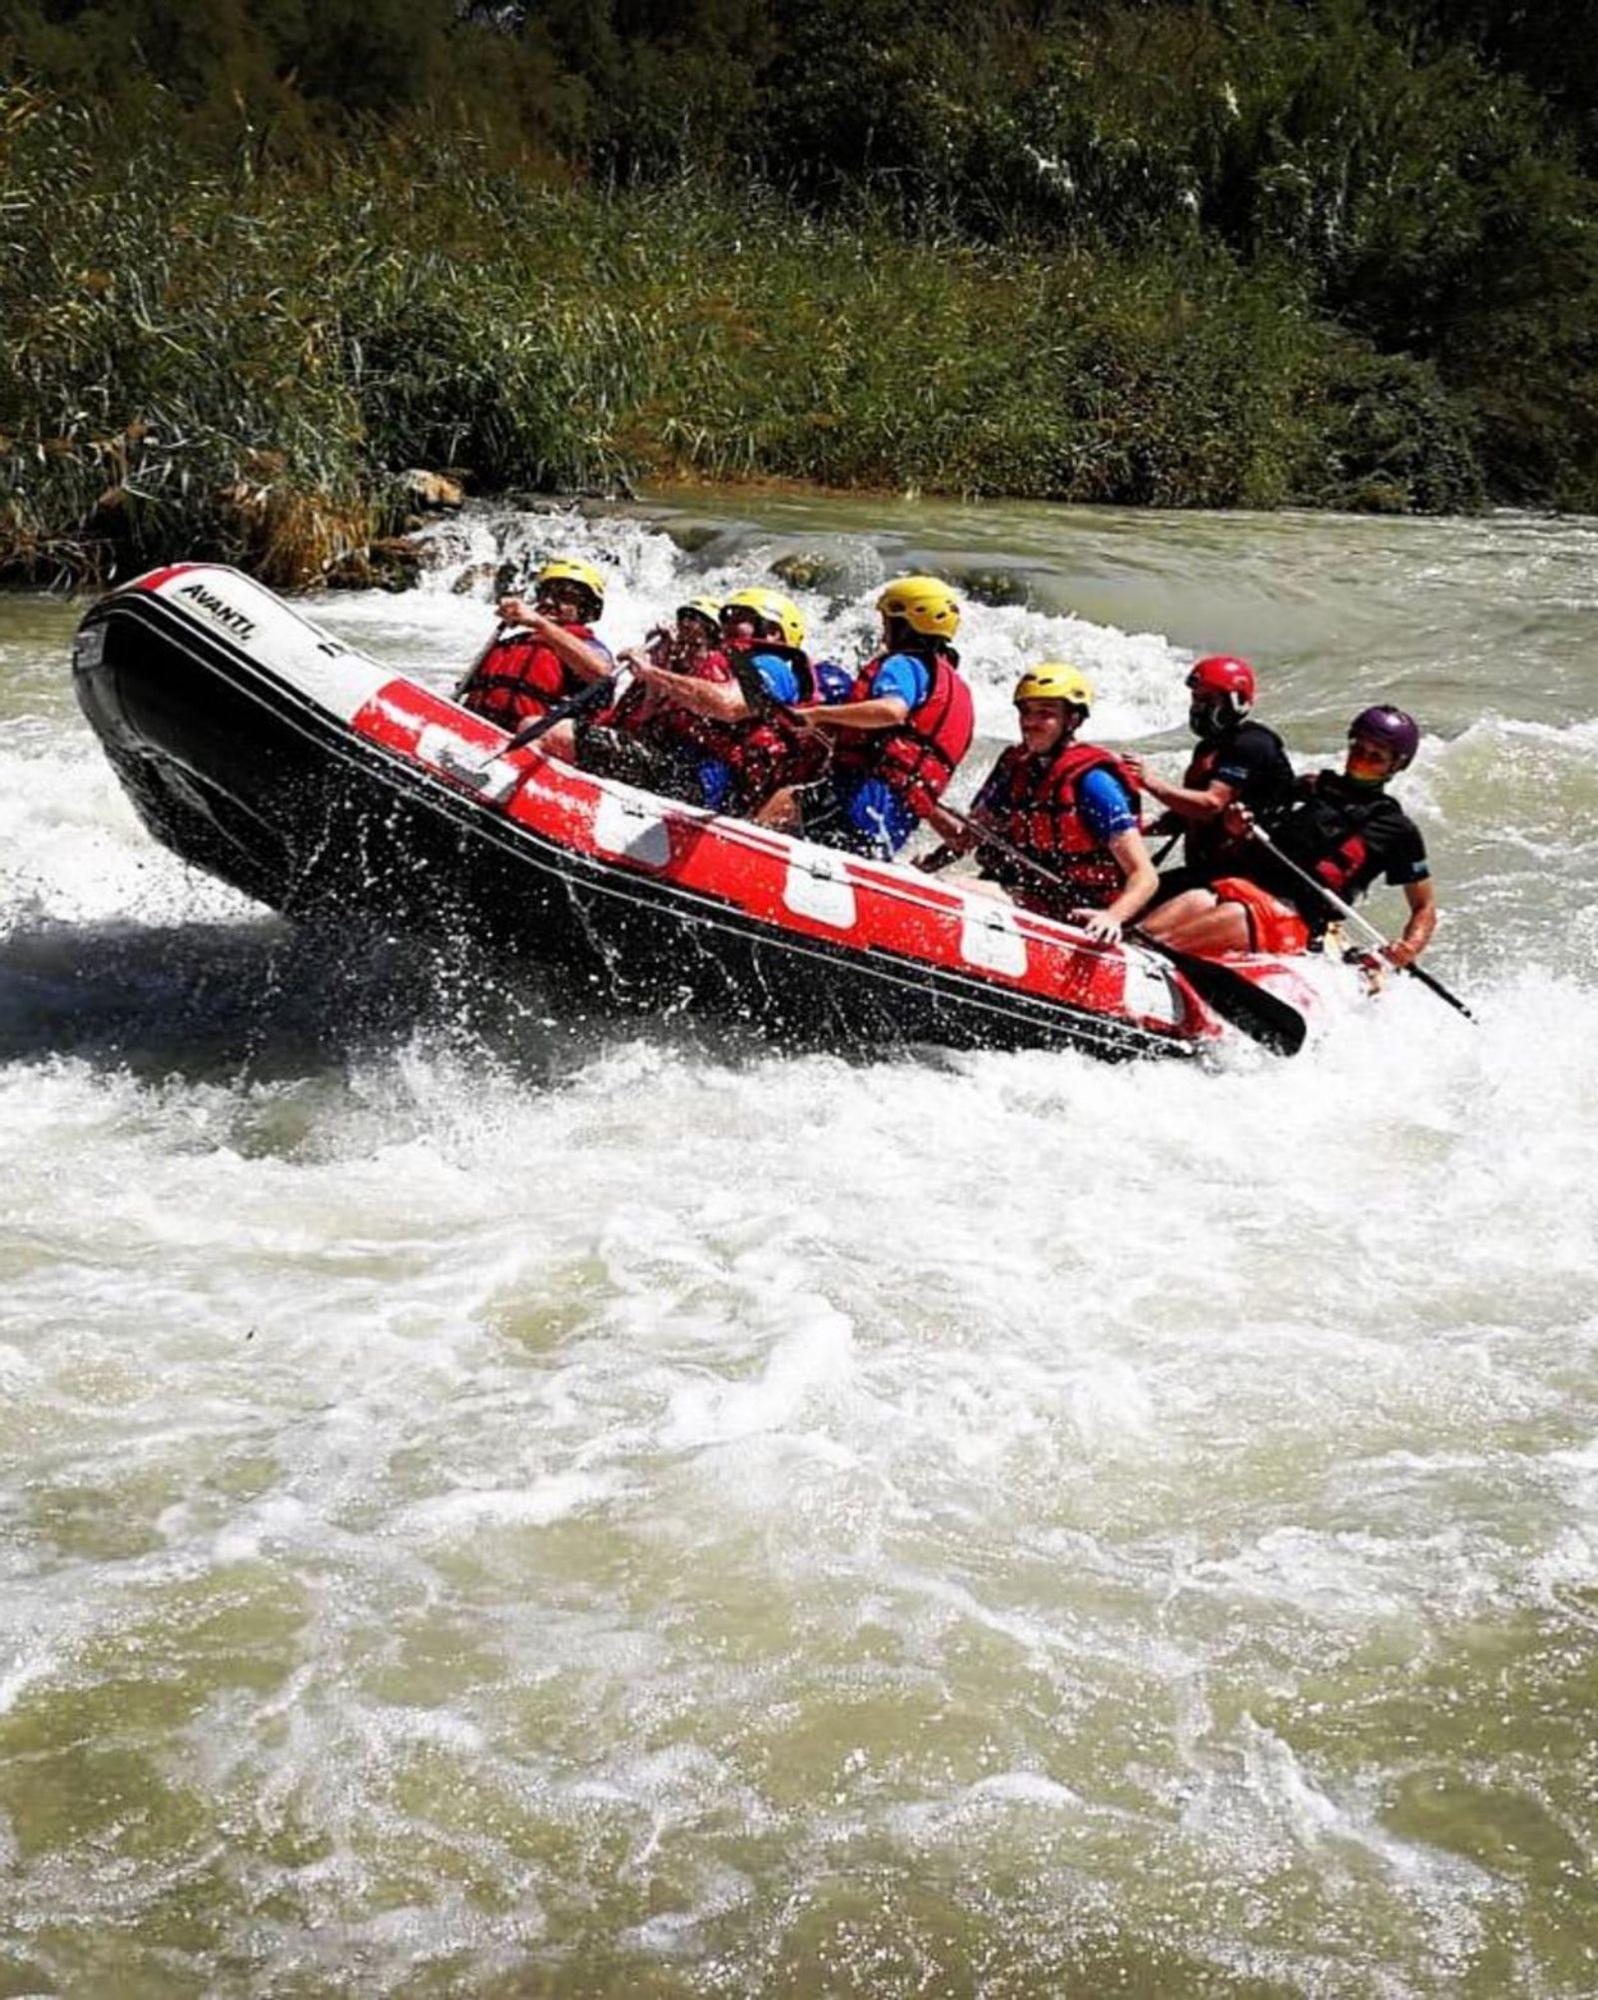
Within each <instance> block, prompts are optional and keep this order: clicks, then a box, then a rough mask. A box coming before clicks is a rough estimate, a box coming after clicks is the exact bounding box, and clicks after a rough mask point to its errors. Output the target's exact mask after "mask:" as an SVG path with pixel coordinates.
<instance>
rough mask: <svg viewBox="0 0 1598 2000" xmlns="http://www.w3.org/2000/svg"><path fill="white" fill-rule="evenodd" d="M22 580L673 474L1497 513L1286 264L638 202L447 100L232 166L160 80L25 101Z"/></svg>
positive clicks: (12, 384) (1436, 397)
mask: <svg viewBox="0 0 1598 2000" xmlns="http://www.w3.org/2000/svg"><path fill="white" fill-rule="evenodd" d="M0 129H3V130H4V132H5V134H6V136H5V140H4V153H3V156H0V325H3V326H4V329H5V333H4V345H3V347H0V567H3V568H4V569H5V570H6V571H7V572H9V573H11V574H13V575H18V574H20V575H30V576H39V575H51V574H54V573H57V572H60V571H68V572H72V571H84V570H95V569H99V570H105V569H107V568H111V567H122V568H125V567H126V566H128V565H131V564H134V563H139V562H144V561H147V560H151V559H154V558H156V557H158V556H160V555H162V554H165V553H169V552H172V551H174V550H182V551H185V552H188V553H207V554H215V555H219V556H222V557H224V558H229V559H234V560H242V561H247V562H249V563H251V564H253V565H254V566H256V567H257V568H259V569H261V570H262V571H263V572H264V573H266V574H268V575H270V576H272V577H274V578H275V579H277V580H279V581H283V582H291V583H292V582H297V581H302V580H305V579H307V578H309V577H310V576H313V575H315V574H316V573H318V572H319V571H320V570H321V569H322V568H323V567H325V565H326V564H327V563H329V562H330V561H332V560H334V559H336V558H337V557H339V556H340V555H341V554H342V553H344V552H345V551H347V550H349V549H351V548H354V547H358V546H360V545H363V544H364V543H365V542H366V541H368V540H369V539H371V537H372V536H373V535H374V534H376V533H377V532H379V531H380V530H382V529H384V528H387V527H391V526H393V525H394V524H395V522H396V520H397V519H398V518H399V516H400V514H401V512H402V510H403V505H404V502H403V498H402V494H401V489H400V487H399V483H398V480H397V475H398V474H399V473H400V472H402V471H403V470H404V469H405V468H406V467H408V466H412V465H417V464H422V465H432V466H448V467H453V468H457V469H459V470H460V471H462V472H463V473H464V474H465V475H466V476H467V478H468V479H469V481H471V482H473V483H474V484H475V486H476V487H477V489H478V490H480V491H491V490H496V489H500V490H502V489H505V488H507V487H522V488H527V487H532V488H542V489H546V490H548V489H568V490H569V489H572V488H590V489H592V488H604V489H609V490H614V489H615V488H616V487H617V486H619V485H622V484H625V483H626V482H628V481H629V480H634V479H638V478H642V477H645V476H649V475H656V476H665V475H672V476H682V475H684V474H686V475H691V476H701V477H707V478H713V479H729V478H731V479H737V478H747V477H752V476H761V477H773V476H775V477H785V478H793V479H800V480H810V481H817V482H820V483H823V484H827V485H834V486H868V487H880V488H889V489H898V490H904V489H921V490H926V491H945V492H960V493H971V494H982V493H988V494H999V493H1006V494H1014V495H1018V496H1027V497H1036V498H1048V499H1067V500H1070V499H1075V500H1095V501H1134V502H1142V501H1146V502H1150V503H1154V504H1160V505H1169V506H1269V505H1273V504H1277V503H1279V502H1281V501H1283V500H1288V499H1312V500H1322V501H1324V500H1328V499H1330V500H1335V501H1337V502H1339V503H1343V504H1364V505H1380V506H1391V505H1396V504H1403V505H1409V506H1427V507H1458V506H1465V505H1469V504H1472V503H1473V501H1474V500H1475V499H1476V497H1477V495H1478V492H1479V474H1478V470H1477V467H1476V465H1475V462H1474V459H1473V457H1472V454H1471V449H1470V445H1469V440H1468V436H1467V431H1466V426H1465V423H1464V421H1463V419H1462V417H1461V415H1460V412H1459V410H1458V408H1457V407H1456V406H1455V405H1454V404H1453V403H1452V402H1451V399H1450V397H1449V395H1448V392H1447V391H1446V390H1445V389H1444V388H1443V386H1442V385H1441V383H1440V382H1439V381H1438V379H1437V378H1436V376H1435V375H1434V374H1433V373H1432V372H1431V371H1429V370H1427V369H1426V368H1425V367H1424V366H1423V365H1421V364H1419V363H1415V362H1402V363H1399V362H1384V361H1382V360H1381V359H1380V358H1379V357H1377V356H1376V355H1375V354H1374V353H1373V352H1372V351H1371V350H1370V349H1369V348H1367V347H1363V346H1361V345H1360V344H1359V343H1357V342H1354V341H1352V340H1350V338H1349V337H1348V336H1347V335H1345V334H1341V333H1339V332H1337V331H1336V330H1335V329H1334V328H1330V327H1328V326H1327V325H1326V324H1325V323H1324V322H1322V321H1320V320H1319V319H1317V318H1316V317H1315V315H1314V314H1313V313H1312V312H1311V311H1310V310H1309V308H1308V306H1307V304H1306V301H1305V299H1304V297H1303V294H1302V292H1301V290H1300V289H1299V288H1298V287H1297V285H1296V283H1295V282H1294V280H1293V278H1292V275H1291V273H1290V272H1289V271H1287V270H1286V269H1285V267H1273V266H1270V265H1267V264H1264V263H1261V264H1258V265H1256V266H1255V267H1254V268H1252V269H1248V268H1245V267H1244V266H1243V265H1242V264H1241V263H1240V262H1239V260H1238V259H1237V258H1236V257H1235V256H1233V255H1232V254H1231V253H1230V252H1228V251H1225V250H1222V249H1217V248H1214V247H1211V246H1207V245H1205V244H1204V243H1202V242H1201V241H1197V240H1195V241H1192V242H1189V243H1188V244H1186V245H1185V246H1181V247H1178V248H1169V247H1167V248H1163V249H1161V248H1154V247H1145V248H1144V249H1141V250H1135V251H1134V250H1126V251H1119V252H1112V251H1110V250H1105V249H1101V250H1099V251H1097V252H1091V253H1090V252H1088V251H1073V252H1070V253H1068V254H1064V255H1059V254H1048V253H1045V252H1043V251H1040V250H1038V249H1037V248H1036V247H1024V246H1022V247H1004V246H976V245H972V244H970V243H965V242H961V241H959V240H956V239H951V238H945V239H935V238H929V237H926V236H922V237H918V238H912V239H906V238H905V237H903V236H901V235H898V234H896V233H894V232H892V231H889V230H886V229H884V228H882V227H880V226H873V227H871V228H867V227H865V226H863V225H861V224H860V223H859V222H856V223H853V224H845V223H843V222H821V221H817V220H814V219H809V220H807V219H805V218H804V217H803V216H801V215H798V214H796V213H795V212H794V211H793V210H792V209H791V208H790V207H788V206H787V205H785V204H784V203H783V202H781V201H779V200H778V198H777V197H775V196H774V195H770V194H764V195H762V194H759V193H757V192H746V193H745V194H744V195H743V196H742V197H740V198H739V199H737V200H734V199H733V198H732V197H730V196H729V195H726V194H725V193H718V192H716V191H715V190H714V189H713V188H710V187H707V186H705V185H700V184H695V183H691V182H679V183H677V184H675V185H673V186H671V187H668V188H661V189H635V190H630V191H612V192H609V193H602V192H596V191H593V190H584V189H573V188H560V187H553V186H550V185H548V184H546V183H543V182H540V181H537V180H534V179H530V178H529V177H528V176H527V175H526V174H525V173H522V172H520V171H518V170H516V169H514V168H510V167H506V166H502V165H496V164H493V163H492V162H491V161H490V160H489V159H488V158H487V157H486V156H485V154H484V153H483V151H482V150H481V149H480V148H479V147H478V146H477V145H475V144H474V143H473V142H471V141H468V140H465V139H462V138H460V137H459V136H454V137H452V136H450V135H449V134H447V133H441V132H440V131H439V130H437V129H436V128H435V127H433V126H431V125H428V124H426V123H425V122H421V123H416V124H414V125H411V126H408V127H406V128H404V129H402V130H400V131H398V132H395V133H390V134H388V135H384V136H378V135H375V134H367V135H365V136H363V137H361V138H360V139H358V140H355V141H349V142H341V143H334V142H332V141H323V142H321V143H320V144H319V145H318V147H317V148H316V149H314V151H313V152H312V154H311V155H310V156H309V157H308V158H307V159H306V160H305V161H302V162H301V163H299V164H297V165H294V166H289V165H271V164H262V163H260V162H259V161H256V160H254V159H253V158H246V157H245V156H243V155H242V154H241V155H240V156H238V157H236V158H235V159H234V161H233V162H232V163H231V166H230V167H224V166H223V165H221V164H219V163H218V162H217V160H216V159H215V157H214V155H212V154H211V153H210V152H209V151H208V150H207V149H205V148H196V147H194V146H192V145H190V144H188V143H187V142H186V140H185V137H184V129H185V128H184V126H183V122H182V119H181V117H179V116H178V115H177V114H176V113H175V111H174V109H173V107H172V105H171V104H170V102H169V101H168V100H167V99H166V98H165V97H164V96H163V95H162V94H161V93H159V92H155V91H147V92H146V93H145V94H144V96H143V98H142V99H141V100H140V101H138V102H134V101H133V100H131V99H129V100H124V101H122V102H121V103H120V105H119V107H118V109H117V110H116V111H115V112H114V113H112V112H106V111H102V112H100V113H98V114H91V113H89V112H88V111H86V110H85V109H83V108H82V107H81V106H75V105H72V104H70V103H64V102H59V101H51V100H49V99H47V98H45V97H43V96H41V95H39V94H37V93H30V92H28V91H25V90H21V89H15V90H13V91H12V92H11V93H10V94H9V95H8V96H6V97H5V98H4V99H3V100H0Z"/></svg>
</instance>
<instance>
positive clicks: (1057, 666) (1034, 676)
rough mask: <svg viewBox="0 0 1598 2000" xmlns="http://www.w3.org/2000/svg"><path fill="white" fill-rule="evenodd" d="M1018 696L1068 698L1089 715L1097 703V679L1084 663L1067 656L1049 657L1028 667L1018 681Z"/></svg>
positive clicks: (1054, 699)
mask: <svg viewBox="0 0 1598 2000" xmlns="http://www.w3.org/2000/svg"><path fill="white" fill-rule="evenodd" d="M1015 699H1016V700H1017V701H1018V702H1021V701H1068V702H1070V703H1071V705H1072V706H1073V707H1074V708H1079V709H1081V711H1082V713H1083V714H1084V715H1086V714H1087V713H1088V712H1089V710H1090V709H1091V708H1092V706H1093V683H1092V682H1091V681H1090V680H1089V679H1088V677H1087V675H1086V674H1085V673H1083V671H1082V669H1081V668H1080V667H1071V666H1067V665H1066V664H1065V662H1064V661H1063V660H1045V661H1044V662H1043V664H1042V665H1041V666H1037V667H1028V668H1027V670H1026V672H1025V673H1024V674H1023V675H1022V676H1021V678H1020V679H1019V680H1018V681H1017V682H1016V684H1015Z"/></svg>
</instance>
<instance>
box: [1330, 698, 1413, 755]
mask: <svg viewBox="0 0 1598 2000" xmlns="http://www.w3.org/2000/svg"><path fill="white" fill-rule="evenodd" d="M1356 736H1363V737H1364V739H1365V741H1366V742H1367V743H1384V744H1385V745H1386V746H1387V748H1388V749H1389V750H1392V751H1396V753H1397V762H1396V763H1395V764H1394V765H1393V769H1394V770H1395V771H1402V770H1405V769H1406V768H1407V767H1408V766H1409V765H1410V764H1412V763H1413V762H1414V761H1415V752H1416V751H1417V750H1418V749H1419V748H1420V725H1419V723H1417V722H1416V720H1415V718H1414V716H1412V715H1406V714H1405V713H1404V711H1403V710H1402V709H1401V708H1388V707H1387V706H1386V704H1385V703H1384V704H1383V705H1382V706H1381V707H1380V708H1362V709H1361V710H1360V712H1359V714H1358V715H1356V716H1355V717H1354V720H1353V721H1352V722H1351V723H1350V724H1349V725H1348V740H1349V742H1350V743H1352V742H1353V740H1354V738H1355V737H1356Z"/></svg>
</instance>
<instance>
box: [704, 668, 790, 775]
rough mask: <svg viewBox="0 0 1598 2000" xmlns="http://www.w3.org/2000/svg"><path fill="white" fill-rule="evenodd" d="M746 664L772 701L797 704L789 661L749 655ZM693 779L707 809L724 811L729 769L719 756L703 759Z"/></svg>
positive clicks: (730, 770) (730, 773) (730, 769)
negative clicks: (758, 678) (758, 677)
mask: <svg viewBox="0 0 1598 2000" xmlns="http://www.w3.org/2000/svg"><path fill="white" fill-rule="evenodd" d="M749 664H750V665H751V666H752V667H753V668H754V670H755V672H756V673H757V674H759V676H760V685H761V686H762V687H763V688H764V689H765V691H766V693H767V694H769V695H770V696H771V698H772V700H773V701H785V702H788V703H789V704H790V705H791V704H792V703H794V702H797V701H798V699H799V676H798V674H796V673H795V672H794V666H793V662H792V660H785V659H784V658H783V657H782V655H781V654H780V653H751V654H750V655H749ZM695 776H696V777H697V778H698V780H699V787H700V790H701V791H702V792H703V793H704V795H705V804H706V805H707V806H709V808H710V810H711V811H712V812H721V811H722V810H724V808H725V807H726V804H727V800H728V798H729V797H730V796H731V793H732V767H731V766H730V765H729V764H726V763H724V762H723V761H722V759H721V758H720V757H705V758H702V759H701V760H700V763H699V766H698V768H697V770H696V772H695Z"/></svg>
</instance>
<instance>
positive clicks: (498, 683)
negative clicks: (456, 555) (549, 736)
mask: <svg viewBox="0 0 1598 2000" xmlns="http://www.w3.org/2000/svg"><path fill="white" fill-rule="evenodd" d="M533 592H534V601H533V603H532V604H531V605H528V604H525V603H524V602H523V601H522V599H521V598H519V597H502V598H501V599H500V601H499V619H500V630H499V632H498V634H497V635H496V636H495V638H494V639H493V640H492V641H491V642H490V644H489V647H488V650H487V651H486V652H485V653H484V654H483V656H482V658H481V659H480V660H479V661H478V662H477V664H476V666H474V667H473V668H472V670H471V672H470V673H469V674H468V675H467V677H466V679H465V680H464V681H463V682H462V684H461V686H460V688H459V690H458V691H457V694H456V700H457V701H459V702H460V703H461V705H462V706H463V707H465V708H469V709H471V710H472V712H473V713H474V714H476V715H481V716H484V717H485V718H486V719H487V720H488V721H490V722H497V723H498V724H499V726H500V728H501V729H509V730H512V731H514V730H517V729H520V728H521V726H522V725H523V723H526V722H531V721H533V720H535V719H536V718H537V717H539V716H541V715H547V714H548V713H549V711H550V710H551V709H552V708H553V707H554V706H555V705H556V703H557V702H565V701H570V700H571V699H572V698H573V696H575V695H578V694H581V693H582V691H583V689H584V688H585V687H588V686H591V685H592V684H593V683H595V682H598V681H602V680H604V679H605V678H606V676H607V675H609V674H610V673H612V672H613V671H614V669H615V662H614V661H613V660H612V659H611V657H610V653H609V650H608V649H607V648H606V647H605V645H604V644H603V643H602V641H601V640H600V639H598V638H597V637H596V636H595V633H594V630H593V626H594V621H595V620H596V619H597V618H598V617H599V615H600V613H601V612H602V611H603V610H604V608H605V581H604V578H603V577H602V576H601V575H600V573H599V571H598V570H597V569H595V568H594V566H593V564H592V563H587V562H580V561H578V560H577V559H576V558H575V557H570V556H554V557H552V558H551V559H550V560H549V561H548V562H546V563H545V564H544V566H543V568H542V569H540V570H539V572H538V575H537V577H536V578H535V579H534V584H533Z"/></svg>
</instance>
